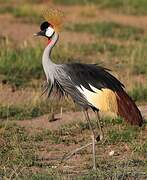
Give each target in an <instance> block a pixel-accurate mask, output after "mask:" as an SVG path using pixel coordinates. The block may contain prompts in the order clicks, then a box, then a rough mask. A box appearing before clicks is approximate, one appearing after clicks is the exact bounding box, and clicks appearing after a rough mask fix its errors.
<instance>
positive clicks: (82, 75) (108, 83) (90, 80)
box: [64, 63, 124, 92]
mask: <svg viewBox="0 0 147 180" xmlns="http://www.w3.org/2000/svg"><path fill="white" fill-rule="evenodd" d="M64 70H65V71H66V72H67V74H68V76H70V78H71V80H72V81H73V82H74V83H75V84H76V85H77V86H79V87H80V86H83V87H84V88H86V89H88V90H89V91H92V92H93V90H92V88H91V87H90V85H91V86H93V87H95V88H97V89H99V90H101V89H102V88H108V89H111V90H113V91H117V90H120V89H122V88H123V87H124V85H123V84H122V83H121V82H120V81H119V80H117V79H116V78H115V77H114V76H112V75H111V74H110V73H109V72H108V69H106V68H103V67H100V66H97V65H95V64H80V63H75V64H66V65H64Z"/></svg>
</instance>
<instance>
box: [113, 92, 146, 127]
mask: <svg viewBox="0 0 147 180" xmlns="http://www.w3.org/2000/svg"><path fill="white" fill-rule="evenodd" d="M116 99H117V105H118V113H117V114H118V115H119V116H121V117H123V118H124V119H125V120H126V121H127V122H129V123H130V124H132V125H138V126H142V124H143V118H142V116H141V113H140V111H139V109H138V108H137V106H136V104H135V103H134V102H133V100H132V99H131V98H130V97H129V96H128V95H127V93H126V92H125V91H123V90H122V91H119V92H117V93H116Z"/></svg>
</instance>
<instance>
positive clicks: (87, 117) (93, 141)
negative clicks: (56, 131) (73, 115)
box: [61, 111, 96, 170]
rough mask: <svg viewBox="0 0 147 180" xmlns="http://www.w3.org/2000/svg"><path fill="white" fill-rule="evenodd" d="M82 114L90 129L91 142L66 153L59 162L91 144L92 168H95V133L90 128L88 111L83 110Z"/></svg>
mask: <svg viewBox="0 0 147 180" xmlns="http://www.w3.org/2000/svg"><path fill="white" fill-rule="evenodd" d="M84 115H85V117H86V120H87V121H88V124H89V127H90V129H91V131H92V136H91V138H92V143H88V144H86V145H84V146H82V147H80V148H77V149H75V150H74V151H72V152H70V153H68V154H66V155H65V156H63V158H62V160H61V162H63V161H64V160H67V159H69V158H70V157H72V156H73V155H74V154H76V153H77V152H79V151H81V150H82V149H85V148H87V147H88V146H91V145H92V152H93V169H94V170H95V169H96V161H95V134H94V130H93V128H92V125H91V122H90V118H89V115H88V112H87V111H84Z"/></svg>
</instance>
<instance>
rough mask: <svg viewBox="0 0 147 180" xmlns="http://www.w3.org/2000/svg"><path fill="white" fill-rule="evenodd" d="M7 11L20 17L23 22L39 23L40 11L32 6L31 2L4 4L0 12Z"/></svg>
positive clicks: (4, 12)
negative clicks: (17, 4) (14, 4)
mask: <svg viewBox="0 0 147 180" xmlns="http://www.w3.org/2000/svg"><path fill="white" fill-rule="evenodd" d="M6 13H9V14H11V15H13V16H14V17H16V18H20V19H21V21H23V22H25V23H40V22H41V20H42V18H41V12H40V11H39V12H38V11H37V10H36V9H35V8H33V7H32V5H31V4H29V3H25V4H23V5H19V6H12V5H9V4H8V5H5V6H2V7H1V8H0V14H6Z"/></svg>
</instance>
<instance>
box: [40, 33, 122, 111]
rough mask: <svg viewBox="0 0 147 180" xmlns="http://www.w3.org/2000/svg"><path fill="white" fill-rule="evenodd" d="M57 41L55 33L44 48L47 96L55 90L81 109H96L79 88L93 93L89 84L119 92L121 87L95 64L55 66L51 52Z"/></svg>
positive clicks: (43, 60)
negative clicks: (69, 97) (68, 97)
mask: <svg viewBox="0 0 147 180" xmlns="http://www.w3.org/2000/svg"><path fill="white" fill-rule="evenodd" d="M57 40H58V34H57V33H56V32H55V33H54V36H53V37H52V41H51V43H49V44H48V46H47V47H46V48H45V50H44V53H43V57H42V65H43V68H44V72H45V75H46V78H47V83H48V95H49V96H50V94H51V92H52V90H54V89H56V91H58V93H59V94H60V95H61V96H64V95H67V96H68V95H69V96H71V97H72V99H73V101H74V102H75V103H77V104H79V105H80V106H82V107H83V108H86V109H87V108H89V107H91V108H92V109H96V108H95V107H94V106H93V105H92V104H90V103H89V102H88V101H87V99H86V98H85V97H84V95H83V94H82V93H81V92H80V91H79V88H81V86H83V87H85V88H87V89H88V90H90V91H92V92H94V91H93V90H92V89H91V87H90V86H89V84H91V85H93V86H94V87H96V88H98V89H102V88H109V89H112V90H120V89H122V87H123V85H122V84H121V83H120V82H119V81H118V80H117V79H116V78H115V77H113V76H112V75H111V74H109V73H108V72H107V69H105V68H102V67H100V66H97V65H95V64H80V63H73V64H55V63H53V62H52V61H51V57H50V55H51V50H52V48H53V46H54V45H55V44H56V42H57ZM46 90H47V89H46Z"/></svg>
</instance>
